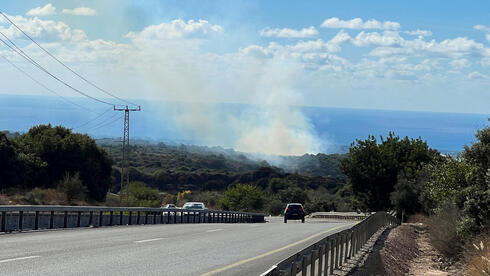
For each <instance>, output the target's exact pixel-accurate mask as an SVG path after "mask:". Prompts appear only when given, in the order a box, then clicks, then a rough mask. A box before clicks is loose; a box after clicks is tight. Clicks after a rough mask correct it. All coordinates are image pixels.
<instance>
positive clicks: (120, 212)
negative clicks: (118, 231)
mask: <svg viewBox="0 0 490 276" xmlns="http://www.w3.org/2000/svg"><path fill="white" fill-rule="evenodd" d="M119 225H123V211H119Z"/></svg>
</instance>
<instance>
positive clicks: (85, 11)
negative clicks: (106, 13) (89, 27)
mask: <svg viewBox="0 0 490 276" xmlns="http://www.w3.org/2000/svg"><path fill="white" fill-rule="evenodd" d="M62 13H64V14H70V15H77V16H95V15H97V11H96V10H94V9H92V8H87V7H79V8H74V9H63V11H62Z"/></svg>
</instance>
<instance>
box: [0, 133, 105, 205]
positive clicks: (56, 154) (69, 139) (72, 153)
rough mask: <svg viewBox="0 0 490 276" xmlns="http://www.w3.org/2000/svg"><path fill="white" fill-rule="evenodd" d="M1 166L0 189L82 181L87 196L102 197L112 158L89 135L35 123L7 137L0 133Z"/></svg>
mask: <svg viewBox="0 0 490 276" xmlns="http://www.w3.org/2000/svg"><path fill="white" fill-rule="evenodd" d="M0 166H1V168H2V169H1V170H0V179H1V182H0V190H1V191H5V190H7V189H33V188H44V189H49V188H57V186H58V184H61V185H60V187H59V188H60V189H62V190H64V191H68V190H70V189H75V188H77V187H76V185H79V184H80V183H83V185H84V186H85V188H86V192H87V196H88V198H89V199H91V200H96V201H102V200H104V199H105V197H106V193H107V190H108V189H109V187H110V185H111V166H112V160H111V158H110V157H109V156H108V154H107V153H106V151H105V150H103V149H101V148H99V147H98V146H97V145H96V143H95V141H94V140H93V139H92V138H90V137H89V136H88V135H82V134H77V133H72V132H71V130H69V129H66V128H64V127H60V126H57V127H52V126H51V125H40V126H36V127H33V128H31V129H30V130H29V131H28V132H27V133H25V134H22V135H18V136H16V137H14V138H10V139H9V138H7V135H6V134H5V133H0ZM64 177H65V179H64ZM71 177H74V178H75V179H74V180H73V181H72V180H70V178H71ZM77 178H79V179H80V180H81V182H79V181H77ZM63 180H64V181H63ZM73 185H75V186H73ZM78 188H79V189H81V190H82V191H83V190H84V189H83V188H81V187H78Z"/></svg>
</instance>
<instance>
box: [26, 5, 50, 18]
mask: <svg viewBox="0 0 490 276" xmlns="http://www.w3.org/2000/svg"><path fill="white" fill-rule="evenodd" d="M26 14H27V15H30V16H48V15H54V14H56V7H54V6H53V5H52V4H51V3H48V4H46V5H45V6H44V7H36V8H34V9H32V10H29V11H28V12H27V13H26Z"/></svg>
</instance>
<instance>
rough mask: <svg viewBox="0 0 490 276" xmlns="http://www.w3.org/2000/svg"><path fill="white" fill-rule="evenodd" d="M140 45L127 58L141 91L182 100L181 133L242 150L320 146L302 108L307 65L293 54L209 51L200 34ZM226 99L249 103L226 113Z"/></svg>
mask: <svg viewBox="0 0 490 276" xmlns="http://www.w3.org/2000/svg"><path fill="white" fill-rule="evenodd" d="M135 44H136V45H138V46H137V47H138V51H137V52H138V53H139V54H135V55H134V56H133V57H128V59H131V58H133V59H132V60H131V61H130V63H131V64H132V65H134V66H135V68H134V69H135V70H136V71H137V72H139V73H140V74H141V76H142V77H143V78H144V80H145V83H146V87H145V89H144V91H149V92H143V93H142V95H141V96H143V97H147V98H152V99H159V100H167V101H168V100H170V101H179V102H185V104H180V105H178V107H177V108H176V109H175V110H174V113H173V118H172V119H173V120H174V121H175V125H176V126H178V127H179V130H180V131H181V132H182V133H183V135H186V136H187V137H190V138H192V139H193V140H195V141H196V140H199V141H201V142H202V143H204V144H207V145H221V146H225V147H233V148H235V149H236V150H239V151H243V152H254V153H265V154H273V155H302V154H305V153H317V152H319V151H320V150H321V149H322V144H321V141H320V139H319V138H318V137H317V136H316V134H315V131H314V128H313V126H312V124H311V123H310V122H309V120H308V118H307V117H306V116H305V115H304V114H303V113H302V112H301V109H300V106H301V105H302V104H303V98H302V93H301V91H298V89H297V86H298V82H299V80H300V76H301V70H302V67H301V66H300V65H299V64H298V63H296V62H295V61H294V59H291V58H287V57H281V56H278V57H275V58H270V59H259V58H256V57H252V56H247V55H243V54H241V53H236V54H223V55H217V54H207V53H202V52H201V50H200V41H199V40H192V41H179V42H170V41H144V40H140V41H138V43H135ZM144 93H146V95H145V94H144ZM226 102H240V103H246V104H248V105H247V106H248V108H246V110H244V111H243V112H241V113H240V114H236V112H235V113H227V112H223V110H222V109H221V108H218V105H217V104H218V103H226Z"/></svg>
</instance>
